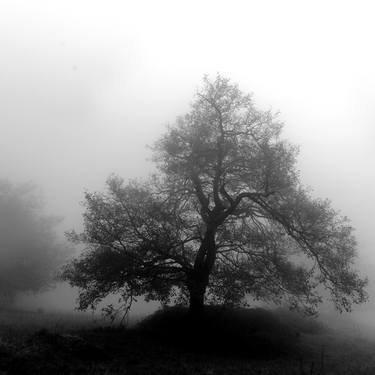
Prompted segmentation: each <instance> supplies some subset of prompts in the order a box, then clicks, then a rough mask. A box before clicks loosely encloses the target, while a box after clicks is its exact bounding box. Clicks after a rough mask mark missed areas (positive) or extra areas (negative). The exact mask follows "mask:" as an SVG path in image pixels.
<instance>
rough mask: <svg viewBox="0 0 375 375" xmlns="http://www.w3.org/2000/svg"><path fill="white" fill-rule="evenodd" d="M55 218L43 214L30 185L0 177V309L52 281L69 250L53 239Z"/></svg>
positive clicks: (38, 197)
mask: <svg viewBox="0 0 375 375" xmlns="http://www.w3.org/2000/svg"><path fill="white" fill-rule="evenodd" d="M59 221H60V220H59V219H58V218H56V217H52V216H47V215H45V214H44V213H43V201H42V199H41V194H40V192H39V190H38V189H37V188H36V187H35V186H34V185H31V184H23V185H17V186H16V185H12V184H11V183H9V182H8V181H6V180H0V308H1V307H9V305H11V304H12V302H13V300H14V298H15V296H16V295H17V294H18V293H21V292H38V291H40V290H43V289H45V288H48V287H49V286H51V285H52V284H53V282H54V279H56V276H57V272H58V270H59V267H61V265H62V264H64V262H66V259H67V255H68V254H70V251H71V250H70V249H69V247H68V246H66V244H65V245H64V244H63V243H62V242H61V241H59V240H58V239H57V236H56V233H55V226H56V225H57V224H58V223H59ZM68 249H69V251H68Z"/></svg>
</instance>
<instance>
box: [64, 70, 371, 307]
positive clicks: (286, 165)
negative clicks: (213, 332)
mask: <svg viewBox="0 0 375 375" xmlns="http://www.w3.org/2000/svg"><path fill="white" fill-rule="evenodd" d="M282 127H283V124H281V123H280V122H279V121H278V120H277V116H274V115H273V113H272V112H271V111H261V110H258V109H257V108H256V107H255V106H254V103H253V101H252V98H251V96H250V95H246V94H244V93H242V92H241V91H240V90H239V88H238V86H237V85H235V84H232V83H231V82H230V81H229V80H228V79H226V78H223V77H221V76H219V75H218V76H217V77H216V78H215V79H213V80H210V79H209V78H207V77H205V78H204V81H203V85H202V88H201V89H200V90H199V91H198V92H197V94H196V96H195V98H194V101H193V102H192V104H191V109H190V111H189V112H188V113H187V114H186V115H184V116H181V117H179V118H178V119H177V120H176V122H175V123H174V124H173V125H171V126H169V128H168V129H167V131H166V133H165V134H164V135H163V136H162V137H161V138H160V139H159V141H158V142H157V143H156V144H155V146H154V149H153V152H154V161H155V163H156V164H157V167H158V173H156V174H155V175H153V176H151V177H150V178H149V179H148V180H146V181H145V182H136V181H130V182H128V183H125V182H124V181H123V180H122V179H121V178H119V177H116V176H111V177H110V178H109V179H108V181H107V191H106V192H104V193H100V192H96V193H86V195H85V202H84V204H85V208H86V211H85V213H84V231H83V233H80V234H77V233H75V232H72V233H70V235H69V236H70V238H71V239H72V240H73V241H77V242H81V243H84V244H85V245H86V250H85V251H84V252H83V253H82V255H81V256H80V257H79V258H77V259H75V260H74V261H73V262H71V263H70V264H68V265H67V266H66V267H65V269H64V272H63V278H64V279H65V280H68V281H69V282H70V283H71V285H73V286H77V287H79V288H80V291H81V293H80V297H79V302H80V307H81V308H82V309H86V308H88V307H89V306H92V307H95V306H96V304H97V303H98V302H99V301H101V300H102V299H103V298H104V297H105V296H107V295H108V294H118V293H119V294H120V295H122V297H123V299H124V301H125V302H126V301H131V300H132V299H133V298H135V297H136V296H140V295H146V297H147V298H149V299H153V300H160V301H162V302H164V303H168V302H175V303H179V302H181V303H183V302H187V303H189V304H190V308H191V311H193V312H194V311H195V312H198V311H202V309H203V305H204V303H225V304H240V303H243V302H244V301H246V299H247V297H253V298H255V299H262V300H266V301H273V302H276V303H282V302H286V303H288V304H289V305H290V306H291V307H295V308H303V309H305V311H307V312H310V313H313V312H315V311H316V310H317V307H318V305H319V303H320V302H321V301H322V296H321V292H322V288H321V286H323V287H324V288H325V289H327V290H328V291H329V292H330V296H331V299H332V301H333V302H334V304H335V306H336V307H337V308H338V309H340V310H342V309H344V310H350V308H351V306H352V305H353V304H358V303H362V302H364V301H365V300H366V298H367V295H366V292H365V286H366V280H365V279H362V278H361V277H360V276H359V274H358V272H357V271H356V270H355V269H354V267H353V265H354V260H355V257H356V240H355V237H354V235H353V228H352V227H351V225H350V223H349V221H348V219H347V218H345V217H342V216H340V214H339V213H338V212H337V211H335V210H334V209H333V208H331V205H330V202H329V201H328V200H322V199H316V198H313V197H312V195H311V193H310V192H309V190H308V189H306V188H305V187H304V186H303V185H302V184H301V182H300V179H299V173H298V171H297V169H296V156H297V152H298V149H297V147H295V146H293V145H292V144H290V143H289V142H287V141H286V140H284V139H282V137H281V131H282Z"/></svg>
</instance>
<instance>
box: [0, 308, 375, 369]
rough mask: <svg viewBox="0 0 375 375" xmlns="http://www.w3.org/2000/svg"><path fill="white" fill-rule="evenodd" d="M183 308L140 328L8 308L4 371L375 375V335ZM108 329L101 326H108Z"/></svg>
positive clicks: (290, 319)
mask: <svg viewBox="0 0 375 375" xmlns="http://www.w3.org/2000/svg"><path fill="white" fill-rule="evenodd" d="M206 315H207V316H206V318H205V321H203V322H202V323H201V324H198V323H196V322H191V321H190V320H189V319H188V317H187V316H186V311H185V310H183V309H176V308H174V309H169V310H166V311H163V312H158V313H156V314H154V315H153V316H151V317H150V318H148V319H145V320H144V321H143V322H141V323H140V324H138V325H137V326H135V327H133V328H123V327H122V328H121V327H118V326H117V327H116V326H109V325H107V326H103V322H95V321H93V320H92V319H88V318H83V317H81V318H80V317H78V318H77V317H74V318H73V316H69V315H61V314H60V315H58V314H41V313H39V314H38V313H21V312H14V311H13V312H3V313H0V375H4V374H56V375H57V374H142V375H144V374H158V375H162V374H176V375H179V374H186V375H188V374H202V375H203V374H206V375H214V374H234V375H236V374H249V375H252V374H257V375H266V374H280V375H282V374H296V375H302V374H306V375H307V374H309V375H313V374H316V375H317V374H320V375H323V374H326V375H328V374H340V375H341V374H342V375H345V374H369V375H370V374H375V340H374V341H373V340H370V339H365V338H364V337H362V336H361V335H360V334H358V335H356V336H353V335H350V336H349V335H348V334H347V333H346V334H345V333H339V332H337V331H333V330H330V329H327V328H325V327H324V326H322V324H320V323H318V322H317V321H315V320H312V319H303V318H301V317H300V316H298V315H294V314H289V313H286V312H283V311H277V312H270V311H266V310H263V309H248V310H245V309H237V310H222V309H219V308H210V309H208V311H207V314H206ZM100 326H101V327H100Z"/></svg>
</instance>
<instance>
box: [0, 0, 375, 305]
mask: <svg viewBox="0 0 375 375" xmlns="http://www.w3.org/2000/svg"><path fill="white" fill-rule="evenodd" d="M374 7H375V6H373V5H372V4H371V2H370V1H368V2H364V1H347V2H345V1H314V2H310V1H282V2H280V1H276V0H275V1H157V2H155V1H136V2H135V1H105V2H104V1H77V0H74V1H73V0H69V1H51V0H50V1H47V0H46V1H42V0H33V1H17V0H12V1H2V2H1V5H0V45H1V69H0V83H1V84H0V130H1V133H0V171H1V174H0V177H1V178H7V179H9V180H11V181H13V182H23V181H29V180H32V181H33V182H35V183H36V184H38V185H40V186H41V187H42V188H43V191H44V194H45V197H46V201H47V210H48V211H49V212H51V213H53V214H58V215H62V216H64V217H65V221H64V223H63V226H62V230H68V229H71V228H73V227H74V228H76V229H78V230H79V229H80V227H81V213H82V207H81V206H80V204H79V202H80V201H82V199H83V192H84V190H85V189H87V190H90V191H92V190H102V189H103V187H104V182H105V180H106V178H107V177H108V175H109V174H111V173H113V172H114V173H118V174H120V175H121V176H122V177H124V178H125V179H127V178H134V177H142V176H147V174H148V173H149V172H150V171H152V168H153V166H152V163H150V162H149V161H147V158H150V156H151V153H150V151H149V150H148V149H147V148H146V147H145V146H146V145H151V144H152V143H153V142H154V141H155V140H156V139H157V138H158V136H160V135H161V134H162V133H163V131H164V128H165V125H166V124H168V123H171V122H173V120H174V119H175V117H176V116H177V115H180V114H184V113H185V112H186V111H188V109H189V102H190V100H191V99H192V96H193V94H194V92H195V90H196V89H197V87H198V86H199V85H200V83H201V80H202V77H203V75H204V74H211V75H215V74H216V73H217V72H219V73H221V74H223V75H225V76H228V77H229V78H231V79H232V80H233V81H234V82H237V83H239V85H240V88H241V89H242V90H243V91H245V92H253V93H254V96H253V98H254V100H255V103H256V104H257V105H258V106H259V107H260V108H262V109H268V108H272V109H273V110H274V111H275V112H276V111H280V112H281V114H280V118H281V119H282V120H283V121H284V122H285V128H284V136H285V137H286V138H288V139H289V140H290V141H292V142H293V143H296V144H298V145H300V157H299V164H298V165H299V169H300V170H301V179H302V181H303V182H304V183H305V184H306V185H310V186H311V187H312V188H313V189H314V193H313V194H314V195H315V196H318V197H322V198H329V199H331V200H332V202H333V206H334V207H335V208H337V209H339V210H340V211H341V212H342V214H343V215H347V216H348V217H349V218H351V220H352V223H353V226H354V227H355V228H356V234H357V239H358V242H359V262H358V264H360V265H361V267H362V268H363V269H364V272H365V273H367V274H368V276H369V277H370V280H371V278H372V276H371V273H373V272H374V270H375V251H373V249H374V248H375V240H374V236H373V230H374V229H373V222H374V219H373V208H374V206H375V169H374V161H375V147H374V146H375V130H374V129H375V71H374V66H375V52H374V48H373V37H374V35H375V24H374V22H373V15H374V10H375V9H374ZM371 288H373V286H371ZM373 297H375V294H374V295H373ZM368 306H371V303H370V304H369V305H368ZM368 308H369V307H366V308H363V309H368Z"/></svg>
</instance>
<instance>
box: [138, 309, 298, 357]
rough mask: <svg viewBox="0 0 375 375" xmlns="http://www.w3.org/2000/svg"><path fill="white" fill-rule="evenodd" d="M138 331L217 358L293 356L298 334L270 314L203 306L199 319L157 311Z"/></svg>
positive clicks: (183, 312)
mask: <svg viewBox="0 0 375 375" xmlns="http://www.w3.org/2000/svg"><path fill="white" fill-rule="evenodd" d="M137 329H138V330H139V331H140V332H142V333H147V334H149V335H151V336H152V337H157V338H158V339H160V340H162V341H163V342H165V343H169V344H171V345H173V346H176V347H182V348H183V349H184V350H189V351H192V352H199V353H217V354H219V355H230V356H246V357H251V358H275V357H278V356H285V355H289V354H295V352H296V350H297V343H298V339H299V331H298V330H296V329H295V328H294V327H293V326H292V325H291V324H288V323H285V322H283V321H282V320H281V319H280V318H279V316H278V315H277V314H275V313H273V312H271V311H268V310H264V309H261V308H256V309H245V308H236V309H225V308H222V307H218V306H208V307H206V310H205V314H204V316H202V318H201V319H199V320H197V319H192V318H191V316H190V315H189V313H188V311H187V309H186V308H182V307H173V308H167V309H163V310H159V311H157V312H156V313H154V314H153V315H151V316H150V317H148V318H146V319H145V320H144V321H142V322H141V323H139V325H138V327H137Z"/></svg>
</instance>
